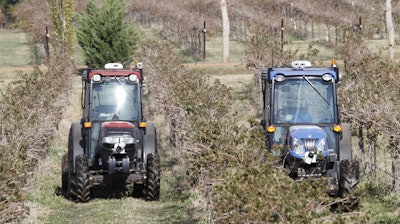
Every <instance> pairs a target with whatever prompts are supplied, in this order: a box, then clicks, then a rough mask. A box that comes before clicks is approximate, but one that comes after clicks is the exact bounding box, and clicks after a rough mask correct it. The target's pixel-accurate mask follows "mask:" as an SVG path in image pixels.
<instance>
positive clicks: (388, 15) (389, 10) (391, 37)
mask: <svg viewBox="0 0 400 224" xmlns="http://www.w3.org/2000/svg"><path fill="white" fill-rule="evenodd" d="M385 15H386V28H387V35H388V42H389V59H390V60H393V59H394V55H395V46H394V27H393V19H392V1H391V0H386V14H385Z"/></svg>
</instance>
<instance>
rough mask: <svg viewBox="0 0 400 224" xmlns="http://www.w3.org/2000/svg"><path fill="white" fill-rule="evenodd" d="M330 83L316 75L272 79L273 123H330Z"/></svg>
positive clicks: (332, 117)
mask: <svg viewBox="0 0 400 224" xmlns="http://www.w3.org/2000/svg"><path fill="white" fill-rule="evenodd" d="M333 85H334V83H333V82H325V81H323V80H322V79H320V78H306V77H302V78H301V79H299V78H295V79H290V78H288V79H286V80H285V81H284V82H275V85H274V93H273V94H274V95H273V98H274V99H273V111H272V113H273V118H272V122H273V123H282V124H284V123H289V124H321V123H326V124H331V123H334V122H335V121H334V99H333Z"/></svg>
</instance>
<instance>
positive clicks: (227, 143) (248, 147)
mask: <svg viewBox="0 0 400 224" xmlns="http://www.w3.org/2000/svg"><path fill="white" fill-rule="evenodd" d="M140 50H141V51H140V52H141V54H139V55H142V58H141V61H143V62H145V64H153V65H155V66H154V67H151V68H149V69H147V70H146V74H147V77H148V80H149V84H148V88H149V91H150V92H151V93H152V94H153V95H155V96H154V97H155V99H156V100H157V104H158V105H159V108H160V109H162V111H159V112H158V113H165V115H166V120H167V122H168V123H169V124H170V126H169V132H170V140H171V142H172V143H173V144H174V145H175V147H176V148H175V149H174V150H175V151H176V152H175V154H177V155H181V158H180V160H179V162H180V164H183V165H184V167H185V170H186V172H181V173H176V175H177V176H178V175H179V176H180V177H181V178H180V179H179V180H181V181H182V182H180V184H181V185H180V186H181V187H183V188H184V189H183V190H184V191H183V192H192V193H194V194H197V192H202V193H203V198H204V199H205V200H206V202H207V206H206V207H207V208H208V209H207V208H203V209H204V210H203V211H201V210H200V211H198V212H199V213H200V215H194V217H203V220H208V221H211V222H217V223H238V222H295V223H303V222H304V223H308V222H311V221H313V220H314V219H321V220H323V219H325V218H326V217H327V216H329V215H330V212H329V209H330V205H331V203H334V199H333V198H329V197H328V196H327V195H326V193H325V181H326V180H325V179H318V180H308V181H302V182H298V181H294V180H292V179H290V178H289V177H288V176H287V174H286V173H285V172H284V171H283V169H281V168H279V167H277V165H276V164H275V158H274V157H273V156H271V155H270V154H269V153H268V152H267V151H266V148H265V141H264V135H263V131H262V130H261V128H260V127H259V125H258V124H257V122H255V121H250V122H249V126H247V125H239V124H237V119H238V118H237V117H236V116H235V113H234V112H233V111H232V108H230V105H231V104H232V98H231V90H230V89H229V88H227V87H226V86H224V85H223V84H222V83H220V82H218V81H216V82H211V81H210V80H209V79H208V78H207V77H206V76H204V74H202V72H201V70H193V69H187V68H185V67H182V66H179V60H180V59H179V58H178V57H176V56H175V54H176V53H174V51H173V48H172V47H171V46H169V45H168V44H163V43H159V42H147V43H144V44H143V45H142V46H141V49H140ZM163 55H169V56H170V57H169V58H167V59H166V58H165V57H163ZM182 158H184V159H182ZM171 169H173V168H171ZM185 176H186V178H185ZM177 179H178V178H177ZM179 192H180V193H181V192H182V189H181V191H179ZM329 219H331V220H336V219H337V220H338V221H339V220H340V219H341V217H340V216H338V217H333V218H332V217H329ZM361 220H362V219H361Z"/></svg>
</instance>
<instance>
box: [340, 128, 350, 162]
mask: <svg viewBox="0 0 400 224" xmlns="http://www.w3.org/2000/svg"><path fill="white" fill-rule="evenodd" d="M342 135H343V136H342V139H340V141H339V160H340V161H342V160H351V159H352V158H353V156H352V150H351V126H350V124H346V123H342Z"/></svg>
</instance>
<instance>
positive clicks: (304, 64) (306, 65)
mask: <svg viewBox="0 0 400 224" xmlns="http://www.w3.org/2000/svg"><path fill="white" fill-rule="evenodd" d="M292 67H293V68H309V67H312V65H311V62H309V61H294V62H292Z"/></svg>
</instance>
